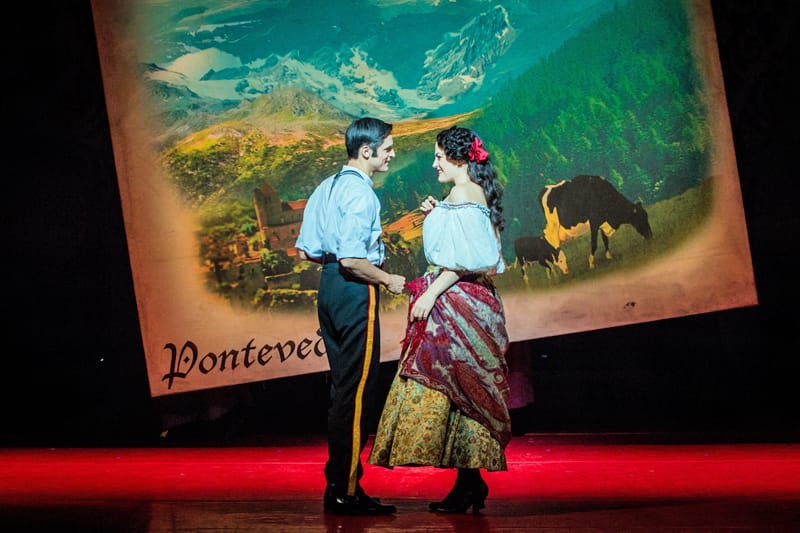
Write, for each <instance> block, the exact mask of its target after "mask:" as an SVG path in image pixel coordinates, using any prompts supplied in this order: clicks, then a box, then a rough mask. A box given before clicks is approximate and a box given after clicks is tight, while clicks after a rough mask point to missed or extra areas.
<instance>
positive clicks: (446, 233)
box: [422, 201, 505, 274]
mask: <svg viewBox="0 0 800 533" xmlns="http://www.w3.org/2000/svg"><path fill="white" fill-rule="evenodd" d="M422 242H423V246H424V248H425V258H426V259H427V260H428V263H430V264H431V265H434V266H438V267H442V268H446V269H448V270H455V271H469V272H481V273H483V272H485V273H488V274H502V273H503V272H505V262H504V261H503V256H502V253H501V248H500V241H499V239H498V238H497V234H496V233H495V229H494V226H493V225H492V221H491V219H490V218H489V209H488V208H487V207H484V206H482V205H480V204H476V203H474V202H465V203H459V204H452V203H449V202H444V201H440V202H439V203H438V204H436V207H435V208H433V210H432V211H431V212H430V213H428V215H427V216H426V217H425V221H424V222H423V223H422Z"/></svg>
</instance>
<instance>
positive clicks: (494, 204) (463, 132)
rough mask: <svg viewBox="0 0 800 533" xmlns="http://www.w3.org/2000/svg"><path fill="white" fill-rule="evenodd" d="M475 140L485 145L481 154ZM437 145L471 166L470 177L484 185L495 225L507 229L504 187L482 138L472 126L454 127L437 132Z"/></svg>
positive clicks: (448, 157) (459, 161)
mask: <svg viewBox="0 0 800 533" xmlns="http://www.w3.org/2000/svg"><path fill="white" fill-rule="evenodd" d="M473 143H476V144H477V145H478V146H480V147H481V148H479V149H478V150H479V151H480V155H478V156H476V154H475V147H474V146H473ZM436 144H438V145H439V146H440V147H441V148H442V150H443V151H444V155H445V156H446V157H447V159H449V160H450V161H452V162H454V163H467V164H468V165H469V166H468V171H467V172H468V174H469V177H470V179H472V181H473V182H474V183H477V184H478V185H480V186H481V187H482V188H483V194H484V195H485V196H486V204H487V206H488V207H489V212H490V218H491V221H492V224H494V225H495V227H496V228H497V229H498V231H503V228H504V227H505V217H504V216H503V206H502V205H500V201H501V200H502V198H503V188H502V186H501V185H500V181H499V180H498V179H497V172H496V171H495V170H494V166H492V158H491V157H490V156H489V154H488V152H486V151H484V150H482V142H481V140H480V137H478V135H477V134H476V133H475V132H474V131H473V130H471V129H469V128H461V127H459V126H452V127H450V128H448V129H446V130H443V131H440V132H439V133H438V134H437V135H436Z"/></svg>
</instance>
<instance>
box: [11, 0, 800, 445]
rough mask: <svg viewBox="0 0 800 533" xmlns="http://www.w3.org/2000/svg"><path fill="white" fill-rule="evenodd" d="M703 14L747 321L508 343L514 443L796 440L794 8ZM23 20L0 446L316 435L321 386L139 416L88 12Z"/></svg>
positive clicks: (254, 390) (298, 381)
mask: <svg viewBox="0 0 800 533" xmlns="http://www.w3.org/2000/svg"><path fill="white" fill-rule="evenodd" d="M31 4H33V3H31ZM32 7H33V6H31V7H28V9H32ZM712 7H713V11H714V19H715V25H716V31H717V38H718V39H717V40H718V45H719V49H720V59H721V62H722V70H723V76H724V80H725V89H726V93H727V100H728V106H729V112H730V119H731V126H732V130H733V137H734V146H735V150H736V156H737V163H738V169H739V175H740V179H741V189H742V195H743V201H744V209H745V215H746V219H747V227H748V234H747V235H744V234H743V235H741V238H742V240H744V239H749V242H750V247H751V252H752V260H753V266H754V270H755V276H756V284H757V290H758V296H759V305H757V306H754V307H748V308H741V309H732V310H727V311H722V312H715V313H708V314H703V315H695V316H689V317H682V318H677V319H671V320H664V321H659V322H652V323H646V324H638V325H631V326H626V327H618V328H612V329H605V330H599V331H592V332H586V333H579V334H571V335H564V336H559V337H552V338H547V339H539V340H534V341H529V342H525V343H523V344H522V346H521V349H522V350H523V351H524V352H525V353H528V354H529V356H530V358H531V359H530V360H531V366H532V370H533V372H532V375H531V380H532V383H533V387H534V391H535V395H536V401H535V402H534V403H533V404H532V405H531V406H530V407H528V408H527V409H524V410H522V411H520V412H515V418H514V425H515V429H516V430H517V431H518V432H519V431H532V432H535V431H542V432H560V431H566V432H582V431H587V432H660V433H666V434H672V435H691V438H695V439H696V438H709V439H728V440H757V441H763V440H782V441H793V442H794V441H800V417H799V416H798V407H799V406H800V401H798V386H797V380H798V378H799V377H800V373H799V372H798V371H800V364H798V358H799V357H800V350H799V349H798V341H797V331H796V330H797V329H798V327H800V320H798V313H797V304H796V297H795V295H796V293H797V282H796V281H795V280H796V279H797V268H796V264H795V261H796V258H797V253H796V249H795V248H794V246H795V245H796V244H797V241H798V239H797V234H798V215H797V209H796V207H795V202H796V198H797V194H798V191H799V190H800V189H799V188H798V186H797V176H796V175H795V173H790V169H793V166H792V165H791V164H790V155H794V154H793V152H795V151H796V150H797V147H798V135H797V126H796V123H795V117H796V113H794V109H795V106H796V102H795V96H796V94H797V90H796V88H795V85H794V82H793V81H792V79H793V77H794V76H795V72H794V71H793V69H795V68H796V66H797V65H798V61H797V59H798V58H797V53H796V47H795V46H794V42H793V41H794V38H795V37H796V36H797V34H798V31H797V30H798V24H797V20H798V16H797V7H796V4H795V3H794V2H763V1H756V0H752V1H737V0H718V1H713V2H712ZM37 9H38V11H36V12H32V13H29V14H27V15H18V16H17V17H16V20H18V21H24V23H25V27H24V29H23V31H24V32H25V35H26V38H25V39H23V40H18V41H14V42H8V43H7V56H10V57H9V58H8V59H10V61H9V60H8V59H7V61H6V63H5V68H4V69H3V78H4V80H3V88H4V91H3V100H2V106H3V108H2V109H3V118H4V119H6V120H4V121H3V125H4V126H6V127H5V130H6V131H5V135H4V139H5V140H4V141H3V142H2V144H3V147H4V153H5V159H6V168H8V169H9V170H8V171H7V173H6V175H5V178H6V179H5V180H4V181H5V183H6V190H5V194H4V195H3V197H4V203H5V205H4V207H5V208H4V209H3V213H4V214H5V217H4V218H5V220H6V222H7V229H6V236H7V238H8V239H9V242H7V244H6V247H5V249H6V252H5V254H4V267H5V268H4V271H5V272H6V274H5V281H6V283H5V286H6V287H7V288H8V291H7V293H6V295H5V297H4V298H3V302H4V306H5V312H4V318H3V319H2V320H3V321H4V322H5V324H6V327H5V330H6V331H7V333H6V336H5V338H6V339H8V342H4V343H3V344H2V347H3V350H2V359H0V361H2V367H0V368H2V375H3V378H4V383H5V385H4V386H3V387H2V394H3V400H4V401H3V403H2V406H3V411H4V415H5V416H3V417H2V419H0V420H1V422H0V445H3V446H95V445H97V446H101V445H117V446H125V445H131V446H134V445H164V444H185V443H198V442H205V443H209V444H212V445H226V444H237V443H241V442H254V440H255V441H256V442H257V441H258V439H259V438H264V436H270V435H280V434H288V433H324V431H325V426H324V423H325V409H326V402H327V386H328V383H327V374H326V373H316V374H310V375H305V376H297V377H292V378H281V379H276V380H270V381H265V382H260V383H252V384H247V385H240V386H235V387H227V388H223V389H217V390H213V391H200V392H197V393H187V394H181V395H174V396H168V397H161V398H151V397H150V393H149V388H148V383H147V373H146V368H145V358H144V352H143V347H142V339H141V336H140V331H139V323H138V316H137V309H136V302H135V297H134V292H133V282H132V277H131V268H130V263H129V259H128V251H127V243H126V237H125V229H124V223H123V219H122V211H121V206H120V199H119V189H118V183H117V177H116V171H115V166H114V159H113V152H112V146H111V140H110V132H109V124H108V117H107V114H106V108H105V100H104V95H103V88H102V78H101V74H100V67H99V59H98V55H97V48H96V42H95V36H94V27H93V21H92V13H91V7H90V3H89V2H88V1H80V2H65V3H63V5H62V4H61V3H57V4H56V5H55V6H52V7H47V8H46V9H45V8H37ZM12 24H17V23H12ZM9 31H11V30H10V29H9ZM398 45H399V46H401V45H402V44H401V43H398ZM382 366H383V369H382V378H383V382H384V385H385V386H388V383H389V380H390V379H391V374H392V372H393V370H394V368H395V366H396V363H385V364H384V365H382ZM165 429H169V431H167V432H165V433H162V432H163V430H165Z"/></svg>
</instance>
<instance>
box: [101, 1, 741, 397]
mask: <svg viewBox="0 0 800 533" xmlns="http://www.w3.org/2000/svg"><path fill="white" fill-rule="evenodd" d="M333 5H335V6H336V7H335V8H333V7H332V6H333ZM92 7H93V13H94V17H95V26H96V33H97V39H98V47H99V52H100V58H101V66H102V72H103V80H104V87H105V93H106V102H107V107H108V115H109V120H110V122H111V132H112V140H113V145H114V154H115V159H116V166H117V175H118V179H119V185H120V194H121V202H122V207H123V214H124V219H125V225H126V232H127V237H128V243H129V252H130V259H131V265H132V270H133V277H134V288H135V291H136V298H137V304H138V310H139V317H140V323H141V328H142V338H143V341H144V347H145V357H146V358H147V368H148V373H149V378H150V389H151V393H152V394H153V395H154V396H159V395H166V394H172V393H177V392H183V391H189V390H197V389H205V388H212V387H218V386H223V385H231V384H236V383H244V382H251V381H260V380H266V379H271V378H276V377H283V376H290V375H297V374H302V373H308V372H318V371H324V370H327V368H328V366H327V361H326V359H325V350H324V346H323V343H322V340H321V337H320V334H319V331H318V326H317V317H316V307H315V305H316V289H317V286H318V281H319V270H318V267H317V266H316V265H313V264H311V263H304V262H301V261H299V260H298V259H297V256H296V253H295V250H294V247H293V245H294V241H295V238H296V236H297V232H298V229H299V226H300V223H301V221H302V217H303V209H304V207H305V203H306V199H307V198H308V196H309V195H310V193H311V191H312V190H313V189H314V187H315V186H316V185H317V184H318V183H319V182H320V181H322V180H323V179H324V178H325V177H327V176H328V175H330V174H332V173H334V172H335V171H336V170H337V169H338V168H339V167H340V165H341V164H342V163H343V162H344V161H345V159H346V154H345V152H344V146H343V133H344V130H345V128H346V127H347V125H348V124H349V123H350V121H351V120H352V119H353V118H355V117H361V116H364V115H372V116H377V117H380V118H383V119H384V120H387V121H390V122H392V123H393V124H394V132H393V134H394V138H395V146H396V150H397V154H398V155H397V158H396V159H395V160H394V161H393V162H392V164H391V167H390V171H389V172H388V173H386V174H382V175H380V176H379V178H378V180H377V181H376V192H377V194H378V196H379V198H380V200H381V205H382V210H383V212H382V216H383V220H384V225H385V240H386V243H387V250H388V256H387V269H388V270H390V271H396V272H399V273H402V274H404V275H406V276H407V277H408V278H409V279H411V278H413V277H416V276H418V275H420V274H421V273H422V272H423V270H424V269H425V266H426V265H425V260H424V256H423V254H422V251H421V249H422V248H421V245H422V243H421V227H420V225H421V216H420V214H419V211H418V210H417V206H418V205H419V202H420V200H421V198H423V197H425V196H427V195H428V194H432V195H434V196H437V197H440V196H441V195H442V193H443V190H442V188H441V186H440V185H439V184H438V182H437V180H436V174H435V172H434V171H433V169H432V168H431V163H432V159H433V155H432V154H433V144H434V139H435V135H436V133H437V132H438V131H439V130H441V129H443V128H446V127H449V126H451V125H452V124H459V125H464V126H469V127H472V128H475V129H476V130H477V131H478V133H479V134H480V135H481V137H482V138H483V139H484V142H485V144H486V146H487V148H488V149H489V152H490V153H491V155H492V157H493V160H494V162H495V165H496V167H497V168H498V171H499V173H500V175H501V179H502V180H503V183H504V187H505V195H504V202H503V205H504V210H505V214H506V219H507V227H506V230H505V231H504V232H503V235H502V237H503V250H504V255H505V259H506V262H507V263H508V265H509V268H508V270H507V272H506V273H504V274H502V275H500V276H498V277H497V279H496V282H497V285H498V287H499V288H500V290H501V295H502V297H503V300H504V303H505V306H506V313H507V316H508V328H509V333H510V336H511V340H512V341H520V340H525V339H533V338H539V337H546V336H552V335H559V334H565V333H572V332H579V331H586V330H591V329H598V328H609V327H614V326H619V325H624V324H631V323H639V322H645V321H653V320H660V319H665V318H670V317H677V316H682V315H688V314H697V313H705V312H710V311H716V310H721V309H726V308H732V307H741V306H749V305H755V304H757V296H756V292H755V283H754V278H753V272H752V266H751V261H750V250H749V244H748V241H747V231H746V226H745V221H744V216H743V209H742V203H741V196H740V190H739V182H738V175H737V171H736V161H735V155H734V149H733V145H732V139H731V132H730V126H729V121H728V113H727V107H726V102H725V94H724V88H723V82H722V76H721V72H720V66H719V60H718V53H717V48H716V40H715V33H714V28H713V21H712V18H711V9H710V5H709V3H708V1H707V0H697V1H682V0H539V1H537V0H531V1H527V2H525V1H520V0H506V1H502V2H494V1H491V2H490V1H482V0H457V1H456V0H451V1H447V2H441V1H419V2H411V1H397V0H354V1H349V2H337V3H335V4H332V3H330V2H328V1H327V0H306V1H302V0H288V1H287V0H280V1H278V0H250V1H237V2H224V3H223V2H209V1H201V0H183V1H179V2H178V1H176V2H164V1H157V0H140V1H126V2H122V1H118V2H117V1H113V0H94V1H93V6H92ZM580 223H583V224H580ZM467 244H468V243H465V245H467ZM407 303H408V298H407V296H406V295H401V296H392V295H390V294H389V293H387V292H384V293H383V294H382V317H381V329H382V359H383V360H384V361H387V360H393V359H396V358H397V357H398V356H399V347H400V342H401V340H402V335H403V331H404V327H405V314H406V306H407Z"/></svg>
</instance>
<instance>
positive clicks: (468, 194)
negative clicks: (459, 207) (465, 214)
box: [447, 183, 486, 206]
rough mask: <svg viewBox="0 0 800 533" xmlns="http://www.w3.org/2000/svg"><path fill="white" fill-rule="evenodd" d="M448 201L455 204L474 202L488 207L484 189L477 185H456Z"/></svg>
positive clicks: (451, 190)
mask: <svg viewBox="0 0 800 533" xmlns="http://www.w3.org/2000/svg"><path fill="white" fill-rule="evenodd" d="M447 200H448V201H449V202H451V203H454V204H459V203H464V202H474V203H476V204H480V205H483V206H485V205H486V197H485V196H484V194H483V189H482V188H481V186H480V185H478V184H477V183H467V184H464V185H455V186H454V187H453V188H452V189H450V194H449V195H448V196H447Z"/></svg>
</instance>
